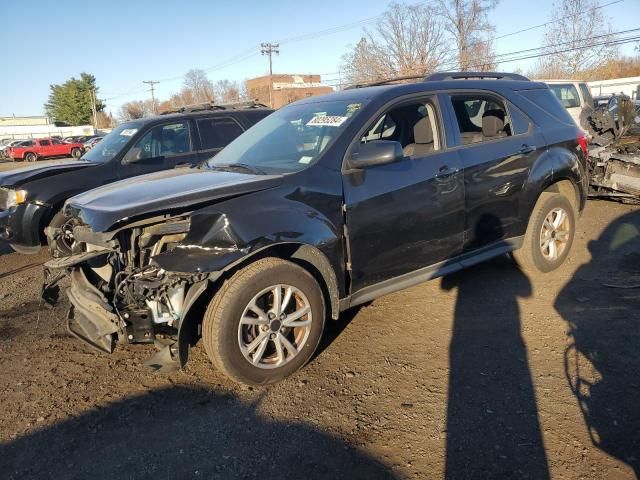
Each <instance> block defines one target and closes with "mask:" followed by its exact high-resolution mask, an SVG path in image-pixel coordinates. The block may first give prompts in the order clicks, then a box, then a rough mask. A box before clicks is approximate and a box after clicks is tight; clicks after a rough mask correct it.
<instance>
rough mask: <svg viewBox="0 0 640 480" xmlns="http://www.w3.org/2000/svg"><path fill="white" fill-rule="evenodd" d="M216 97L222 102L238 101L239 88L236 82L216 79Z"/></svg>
mask: <svg viewBox="0 0 640 480" xmlns="http://www.w3.org/2000/svg"><path fill="white" fill-rule="evenodd" d="M215 92H216V97H217V98H218V99H220V101H221V102H222V103H233V102H238V101H240V88H239V87H238V82H235V81H233V82H232V81H229V80H226V79H225V80H218V81H217V82H216V85H215Z"/></svg>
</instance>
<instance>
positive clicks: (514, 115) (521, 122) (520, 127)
mask: <svg viewBox="0 0 640 480" xmlns="http://www.w3.org/2000/svg"><path fill="white" fill-rule="evenodd" d="M509 113H510V114H511V115H510V116H511V122H512V123H513V134H514V135H521V134H523V133H527V132H528V131H529V127H530V126H531V120H529V119H528V118H527V116H526V115H525V114H524V113H522V112H521V111H520V109H518V108H517V107H514V106H513V105H511V104H509Z"/></svg>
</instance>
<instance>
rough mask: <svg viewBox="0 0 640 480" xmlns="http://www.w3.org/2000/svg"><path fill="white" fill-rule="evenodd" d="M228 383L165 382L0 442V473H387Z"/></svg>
mask: <svg viewBox="0 0 640 480" xmlns="http://www.w3.org/2000/svg"><path fill="white" fill-rule="evenodd" d="M257 407H258V404H257V403H255V404H247V403H245V402H243V401H241V400H239V399H238V398H236V397H234V396H233V395H231V394H229V393H224V392H221V391H216V390H209V389H205V388H200V387H185V386H181V387H173V388H168V389H165V390H159V391H151V392H148V393H145V394H143V395H140V396H135V397H130V398H128V399H126V400H123V401H120V402H118V403H113V404H111V405H108V406H106V407H97V408H94V409H93V410H91V411H89V412H87V413H84V414H82V415H80V416H78V417H74V418H72V419H69V420H66V421H64V422H61V423H58V424H54V425H52V426H51V427H48V428H45V429H43V430H40V431H36V432H34V433H30V434H28V435H26V436H24V437H21V438H18V439H17V440H14V441H12V442H9V443H4V444H0V471H1V472H2V476H3V478H9V479H14V478H30V479H31V478H78V479H86V478H91V479H111V478H113V479H123V478H129V479H138V478H206V479H211V478H221V479H235V478H242V479H249V478H261V479H271V478H273V479H289V478H291V479H296V480H297V479H300V478H305V479H328V478H331V479H334V478H335V479H391V478H394V475H393V474H392V472H391V470H390V469H389V468H388V467H387V466H385V465H384V464H383V463H381V462H380V461H378V460H375V459H374V458H372V457H370V456H368V455H366V454H364V453H362V452H361V451H359V450H357V449H356V448H354V447H351V446H350V445H348V444H346V443H344V442H343V441H341V440H339V439H337V438H336V437H334V436H331V435H329V434H326V433H323V432H321V431H319V430H318V429H316V428H315V427H313V426H311V425H309V424H306V423H300V422H296V421H293V420H291V421H279V420H273V419H270V418H268V417H267V416H263V415H260V414H259V413H258V411H257Z"/></svg>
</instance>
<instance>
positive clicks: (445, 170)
mask: <svg viewBox="0 0 640 480" xmlns="http://www.w3.org/2000/svg"><path fill="white" fill-rule="evenodd" d="M457 172H458V169H454V170H451V169H450V168H449V165H442V166H441V167H440V168H439V169H438V173H437V174H436V176H435V177H436V178H448V177H450V176H451V175H453V174H454V173H457Z"/></svg>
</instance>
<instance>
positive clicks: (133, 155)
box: [120, 119, 198, 178]
mask: <svg viewBox="0 0 640 480" xmlns="http://www.w3.org/2000/svg"><path fill="white" fill-rule="evenodd" d="M197 157H198V154H197V152H196V150H195V149H194V143H193V132H192V129H191V127H190V122H189V120H187V119H181V120H174V121H171V122H166V123H162V124H160V125H154V126H153V127H151V128H149V129H147V130H146V131H145V132H143V133H142V134H141V136H140V137H139V139H138V140H137V141H136V142H135V143H134V144H133V146H132V147H131V148H130V149H129V151H128V152H127V153H126V154H125V156H124V159H123V161H122V168H121V169H120V170H121V174H120V176H121V177H122V178H127V177H132V176H137V175H143V174H145V173H151V172H156V171H159V170H168V169H171V168H174V167H176V166H182V165H195V164H196V163H197Z"/></svg>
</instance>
